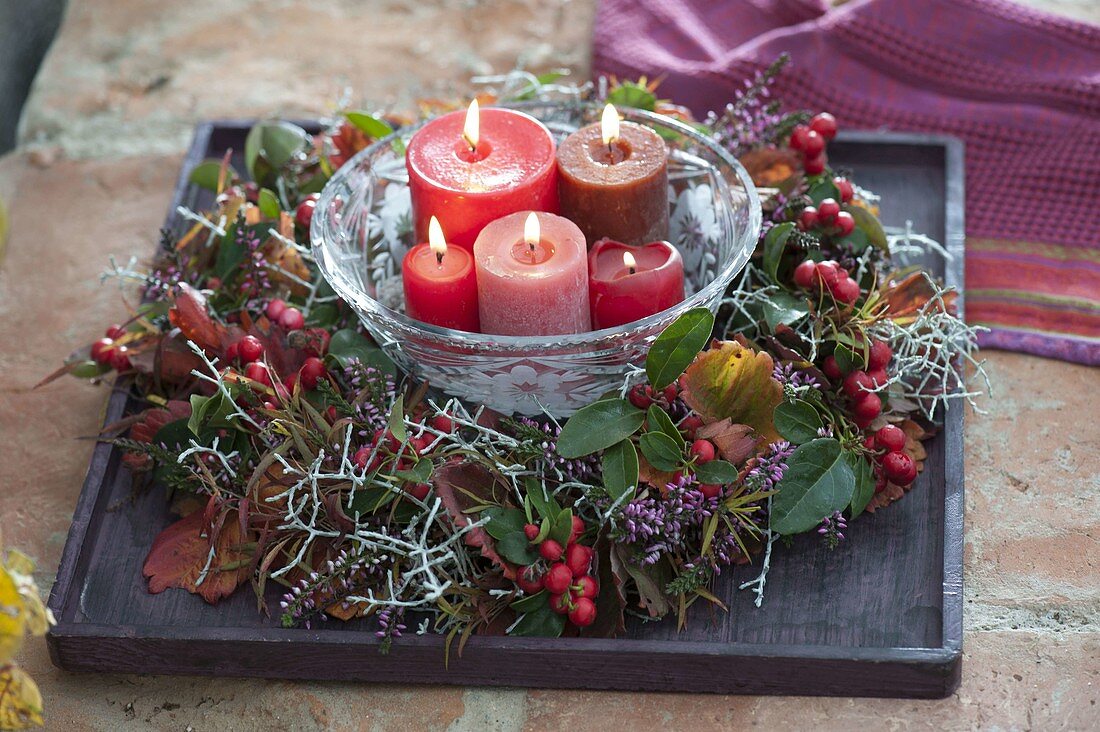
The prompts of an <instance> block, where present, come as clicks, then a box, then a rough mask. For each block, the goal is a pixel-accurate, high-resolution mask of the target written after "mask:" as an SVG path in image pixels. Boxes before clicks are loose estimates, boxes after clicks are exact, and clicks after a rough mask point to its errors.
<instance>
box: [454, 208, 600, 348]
mask: <svg viewBox="0 0 1100 732" xmlns="http://www.w3.org/2000/svg"><path fill="white" fill-rule="evenodd" d="M474 260H475V265H476V267H477V289H478V308H479V311H480V313H481V329H482V331H483V332H485V333H496V334H498V335H515V336H545V335H564V334H569V333H584V332H586V331H589V330H591V329H592V327H591V320H590V316H589V308H588V251H587V246H586V244H585V241H584V235H583V234H581V230H580V229H578V228H577V225H576V224H574V223H573V222H572V221H570V220H569V219H565V218H562V217H561V216H555V215H554V214H549V213H535V212H533V211H521V212H518V213H514V214H511V215H509V216H505V217H504V218H502V219H497V220H496V221H494V222H493V223H491V224H489V225H488V226H486V227H485V228H484V229H482V231H481V234H479V235H478V237H477V242H476V243H475V244H474Z"/></svg>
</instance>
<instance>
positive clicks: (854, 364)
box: [833, 343, 867, 373]
mask: <svg viewBox="0 0 1100 732" xmlns="http://www.w3.org/2000/svg"><path fill="white" fill-rule="evenodd" d="M833 358H835V359H836V365H837V366H839V367H840V370H841V371H843V372H844V373H848V372H849V371H854V370H855V369H861V368H863V367H864V366H865V365H866V363H867V361H866V360H865V359H864V357H863V353H862V352H860V353H858V354H857V353H856V352H855V350H853V349H852V347H851V346H847V345H845V344H843V343H838V344H837V346H836V348H834V349H833Z"/></svg>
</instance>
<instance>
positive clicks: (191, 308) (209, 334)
mask: <svg viewBox="0 0 1100 732" xmlns="http://www.w3.org/2000/svg"><path fill="white" fill-rule="evenodd" d="M168 321H169V322H170V323H171V324H172V325H174V326H175V327H177V328H179V329H180V331H181V332H182V333H183V336H184V337H185V338H187V340H189V341H192V342H194V343H195V344H196V345H198V346H199V347H200V348H202V349H203V350H205V351H210V352H215V353H217V352H220V351H221V349H222V346H223V344H224V343H225V338H226V336H227V335H228V330H227V329H226V328H225V326H223V325H221V324H220V323H216V322H215V321H214V319H213V318H211V317H210V312H209V310H208V308H207V306H206V296H205V295H203V294H202V293H201V292H199V291H198V290H196V289H195V288H194V287H191V286H190V285H188V284H187V283H184V282H181V283H180V285H179V292H178V293H177V294H176V297H175V303H174V304H173V306H172V309H171V310H169V311H168Z"/></svg>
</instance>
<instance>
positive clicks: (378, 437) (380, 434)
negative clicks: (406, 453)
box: [372, 427, 401, 452]
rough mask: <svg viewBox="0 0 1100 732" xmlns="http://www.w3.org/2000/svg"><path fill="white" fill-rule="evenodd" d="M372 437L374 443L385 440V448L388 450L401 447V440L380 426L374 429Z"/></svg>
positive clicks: (393, 450) (392, 450)
mask: <svg viewBox="0 0 1100 732" xmlns="http://www.w3.org/2000/svg"><path fill="white" fill-rule="evenodd" d="M372 439H373V441H374V444H376V445H377V444H378V443H379V442H381V441H383V440H385V441H386V448H387V449H389V451H390V452H395V451H396V450H397V448H399V447H401V440H399V439H397V437H395V436H394V434H393V433H392V432H390V431H389V430H385V429H382V428H381V427H379V428H378V429H376V430H375V431H374V435H373V437H372Z"/></svg>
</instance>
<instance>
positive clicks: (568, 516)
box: [550, 508, 573, 547]
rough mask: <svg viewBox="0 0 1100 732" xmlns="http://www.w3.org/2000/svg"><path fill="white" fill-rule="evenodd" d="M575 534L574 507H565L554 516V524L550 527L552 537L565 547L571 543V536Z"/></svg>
mask: <svg viewBox="0 0 1100 732" xmlns="http://www.w3.org/2000/svg"><path fill="white" fill-rule="evenodd" d="M572 534H573V509H571V508H563V509H562V510H561V511H560V512H558V515H557V516H556V517H554V526H553V528H551V529H550V538H551V539H553V540H554V541H556V542H558V543H559V544H561V545H562V546H563V547H564V546H565V545H566V544H568V543H569V537H570V536H571V535H572Z"/></svg>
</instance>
